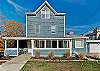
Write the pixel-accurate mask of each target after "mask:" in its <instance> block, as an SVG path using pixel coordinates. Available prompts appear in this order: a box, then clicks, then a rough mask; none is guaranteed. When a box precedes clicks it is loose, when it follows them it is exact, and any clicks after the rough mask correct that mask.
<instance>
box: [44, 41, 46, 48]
mask: <svg viewBox="0 0 100 71" xmlns="http://www.w3.org/2000/svg"><path fill="white" fill-rule="evenodd" d="M44 48H46V40H44Z"/></svg>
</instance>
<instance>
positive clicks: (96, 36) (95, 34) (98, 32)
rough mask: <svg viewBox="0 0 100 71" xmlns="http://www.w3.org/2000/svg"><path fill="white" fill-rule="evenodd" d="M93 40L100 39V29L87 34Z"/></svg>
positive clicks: (97, 28)
mask: <svg viewBox="0 0 100 71" xmlns="http://www.w3.org/2000/svg"><path fill="white" fill-rule="evenodd" d="M86 36H87V37H89V39H91V40H97V39H98V40H99V39H100V27H96V28H95V29H94V30H93V31H92V32H90V33H87V34H86Z"/></svg>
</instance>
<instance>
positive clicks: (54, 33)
mask: <svg viewBox="0 0 100 71" xmlns="http://www.w3.org/2000/svg"><path fill="white" fill-rule="evenodd" d="M52 26H55V33H52V29H51V27H52ZM50 33H51V34H56V25H51V26H50Z"/></svg>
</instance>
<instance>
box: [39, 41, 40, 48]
mask: <svg viewBox="0 0 100 71" xmlns="http://www.w3.org/2000/svg"><path fill="white" fill-rule="evenodd" d="M39 48H40V40H39Z"/></svg>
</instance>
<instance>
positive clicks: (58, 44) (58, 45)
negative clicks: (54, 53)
mask: <svg viewBox="0 0 100 71" xmlns="http://www.w3.org/2000/svg"><path fill="white" fill-rule="evenodd" d="M58 42H59V41H58V40H57V48H59V43H58Z"/></svg>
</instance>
